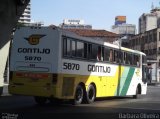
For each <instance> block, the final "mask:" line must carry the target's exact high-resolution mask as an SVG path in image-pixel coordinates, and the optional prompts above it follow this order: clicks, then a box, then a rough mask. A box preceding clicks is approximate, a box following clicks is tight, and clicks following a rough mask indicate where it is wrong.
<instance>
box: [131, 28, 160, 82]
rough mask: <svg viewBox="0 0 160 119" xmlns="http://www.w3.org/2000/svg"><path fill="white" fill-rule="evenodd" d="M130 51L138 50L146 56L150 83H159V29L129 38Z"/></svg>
mask: <svg viewBox="0 0 160 119" xmlns="http://www.w3.org/2000/svg"><path fill="white" fill-rule="evenodd" d="M129 41H130V42H129V46H130V48H131V49H134V50H139V51H142V52H144V53H145V54H146V55H147V63H148V66H149V67H150V75H149V76H150V81H151V82H159V81H160V79H159V78H160V28H156V29H152V30H149V31H145V32H144V33H141V34H137V35H135V36H133V37H130V40H129Z"/></svg>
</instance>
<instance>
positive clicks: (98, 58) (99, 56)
mask: <svg viewBox="0 0 160 119" xmlns="http://www.w3.org/2000/svg"><path fill="white" fill-rule="evenodd" d="M97 60H98V61H101V46H98V52H97Z"/></svg>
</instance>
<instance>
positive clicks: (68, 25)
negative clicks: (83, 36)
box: [59, 19, 92, 29]
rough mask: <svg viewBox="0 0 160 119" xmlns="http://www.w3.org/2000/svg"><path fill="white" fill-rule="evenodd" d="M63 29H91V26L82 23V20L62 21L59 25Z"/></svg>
mask: <svg viewBox="0 0 160 119" xmlns="http://www.w3.org/2000/svg"><path fill="white" fill-rule="evenodd" d="M59 26H60V27H61V28H63V29H92V25H88V24H85V23H84V20H79V19H64V20H63V23H62V24H60V25H59Z"/></svg>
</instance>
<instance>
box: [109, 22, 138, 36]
mask: <svg viewBox="0 0 160 119" xmlns="http://www.w3.org/2000/svg"><path fill="white" fill-rule="evenodd" d="M112 32H114V33H116V34H121V35H135V33H136V25H133V24H119V25H114V26H112Z"/></svg>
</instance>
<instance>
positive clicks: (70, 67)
mask: <svg viewBox="0 0 160 119" xmlns="http://www.w3.org/2000/svg"><path fill="white" fill-rule="evenodd" d="M63 69H67V70H79V69H80V65H79V64H75V63H67V62H64V63H63Z"/></svg>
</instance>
